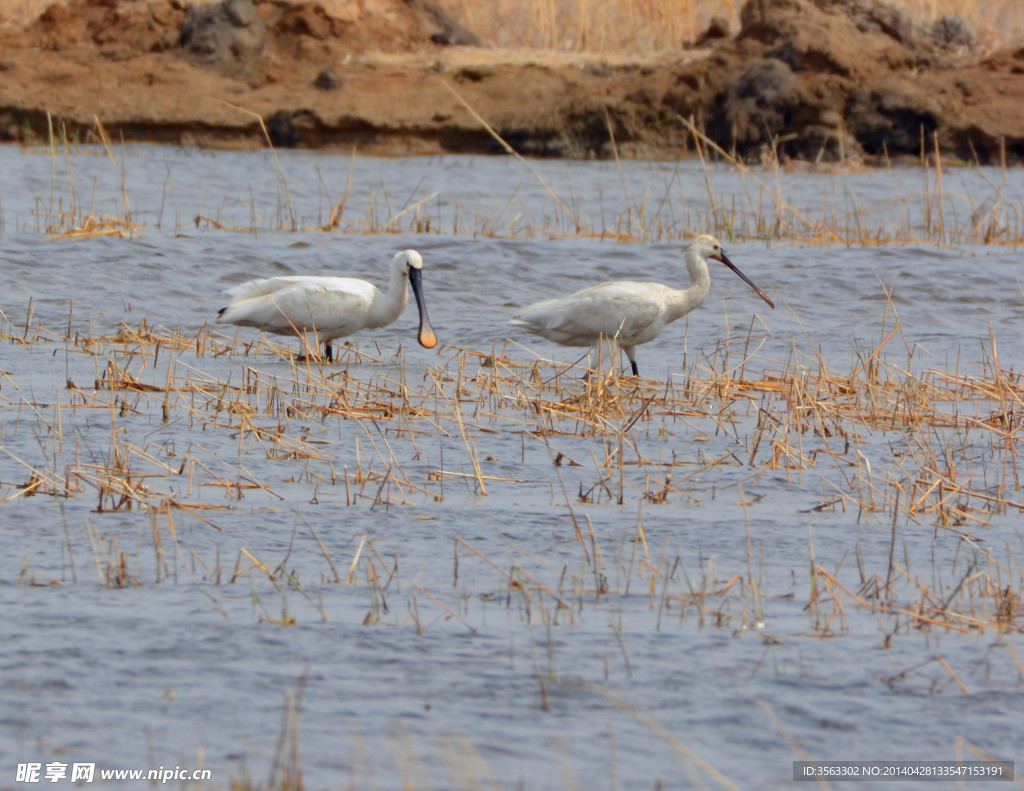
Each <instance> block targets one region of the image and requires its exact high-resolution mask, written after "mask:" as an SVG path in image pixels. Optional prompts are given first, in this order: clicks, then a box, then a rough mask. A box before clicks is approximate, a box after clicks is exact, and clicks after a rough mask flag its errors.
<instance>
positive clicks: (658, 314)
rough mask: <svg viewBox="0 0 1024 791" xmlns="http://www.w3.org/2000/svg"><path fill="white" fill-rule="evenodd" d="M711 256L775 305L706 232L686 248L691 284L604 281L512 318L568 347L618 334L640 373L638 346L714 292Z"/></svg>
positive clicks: (771, 304) (542, 302) (516, 323)
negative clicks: (637, 359)
mask: <svg viewBox="0 0 1024 791" xmlns="http://www.w3.org/2000/svg"><path fill="white" fill-rule="evenodd" d="M709 258H714V259H715V260H716V261H721V262H722V263H723V264H725V265H726V266H727V267H729V268H730V269H731V270H732V271H733V272H735V273H736V274H737V275H739V276H740V277H741V278H743V280H744V281H746V283H747V285H749V286H750V287H751V288H752V289H754V291H756V292H757V294H758V296H759V297H761V299H763V300H764V301H765V302H767V303H768V305H769V306H770V307H772V308H774V307H775V303H774V302H772V301H771V300H770V299H769V298H768V295H767V294H765V293H764V292H763V291H762V290H761V289H759V288H758V287H757V286H755V285H754V283H753V282H752V281H751V280H750V278H748V277H747V276H746V275H745V274H743V273H742V272H741V271H740V270H739V269H737V268H736V265H735V264H733V262H732V261H730V260H729V258H728V256H726V254H725V253H724V252H723V251H722V245H721V244H720V243H719V241H718V240H717V239H716V238H715V237H714V236H709V235H707V234H703V235H701V236H698V237H697V238H696V239H694V240H693V242H692V243H691V244H690V246H689V247H687V248H686V268H687V269H688V270H689V272H690V280H691V281H692V282H691V285H690V287H689V288H684V289H677V288H670V287H669V286H663V285H662V284H661V283H638V282H636V281H632V280H620V281H616V282H612V283H601V284H600V285H596V286H591V287H590V288H585V289H583V290H582V291H577V292H576V293H575V294H570V295H569V296H567V297H559V298H558V299H545V300H543V301H541V302H535V303H533V304H532V305H530V306H528V307H525V308H523V309H522V311H520V312H519V313H518V314H517V315H516V316H515V317H514V318H513V319H512V320H511V321H510V323H511V324H515V325H517V326H519V327H525V328H526V329H527V330H528V331H530V332H532V333H534V334H536V335H540V336H541V337H543V338H547V339H548V340H549V341H554V342H555V343H560V344H561V345H563V346H590V345H592V344H596V343H597V342H598V341H599V340H600V339H601V338H615V339H616V340H617V341H618V342H619V345H620V346H621V347H622V350H623V351H624V352H625V353H626V357H628V358H629V362H630V365H631V366H632V367H633V376H639V375H640V373H639V371H638V370H637V367H636V347H637V346H639V345H640V344H641V343H647V342H648V341H653V340H654V339H655V338H657V337H658V336H659V335H661V331H662V330H664V329H665V327H666V326H668V325H669V324H671V323H672V322H673V321H675V320H676V319H679V318H682V317H683V316H685V315H686V314H687V313H689V312H690V311H691V310H693V309H694V308H695V307H697V306H698V305H699V304H700V303H701V302H703V301H704V297H706V296H707V295H708V291H709V290H710V289H711V277H710V275H709V274H708V262H707V259H709Z"/></svg>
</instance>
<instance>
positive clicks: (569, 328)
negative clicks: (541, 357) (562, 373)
mask: <svg viewBox="0 0 1024 791" xmlns="http://www.w3.org/2000/svg"><path fill="white" fill-rule="evenodd" d="M663 290H664V286H661V285H659V284H657V283H637V282H633V281H620V282H613V283H602V284H600V285H597V286H591V287H590V288H585V289H583V290H582V291H577V292H576V293H575V294H570V295H569V296H567V297H561V298H559V299H548V300H544V301H542V302H536V303H534V304H533V305H530V306H529V307H526V308H524V309H523V310H522V312H521V313H520V314H519V315H518V316H517V317H516V318H515V319H513V321H514V322H515V323H517V324H520V325H522V326H525V327H527V328H528V329H531V330H533V331H534V332H537V333H539V334H541V335H544V336H545V337H548V338H550V339H551V340H554V341H556V342H558V343H565V344H573V343H576V344H578V345H585V344H588V343H590V342H591V341H592V340H594V339H595V338H596V337H597V336H598V335H604V336H605V337H614V336H616V335H618V336H619V337H620V338H623V339H628V338H634V337H636V336H638V335H640V334H641V333H642V332H643V331H644V330H645V329H647V328H648V327H649V326H650V325H651V324H652V323H653V322H655V321H656V320H657V319H658V317H659V316H660V315H661V312H662V309H663V307H664V304H665V301H664V298H663V296H662V293H661V292H662V291H663Z"/></svg>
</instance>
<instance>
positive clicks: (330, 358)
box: [324, 343, 334, 363]
mask: <svg viewBox="0 0 1024 791" xmlns="http://www.w3.org/2000/svg"><path fill="white" fill-rule="evenodd" d="M324 349H325V350H326V352H327V362H329V363H332V362H334V348H333V347H332V346H331V344H330V343H325V344H324Z"/></svg>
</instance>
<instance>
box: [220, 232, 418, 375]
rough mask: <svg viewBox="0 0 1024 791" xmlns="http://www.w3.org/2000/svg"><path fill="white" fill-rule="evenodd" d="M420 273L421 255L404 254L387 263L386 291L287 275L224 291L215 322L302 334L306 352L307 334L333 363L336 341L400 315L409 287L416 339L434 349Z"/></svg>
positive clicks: (334, 279) (345, 279) (339, 279)
mask: <svg viewBox="0 0 1024 791" xmlns="http://www.w3.org/2000/svg"><path fill="white" fill-rule="evenodd" d="M422 272H423V257H422V256H421V255H420V254H419V253H418V252H416V251H415V250H405V251H403V252H401V253H399V254H398V255H396V256H395V257H394V258H393V259H392V260H391V278H390V281H389V284H388V290H387V291H381V290H380V289H378V288H377V287H376V286H375V285H373V284H372V283H368V282H367V281H365V280H357V279H356V278H353V277H317V276H313V275H288V276H284V277H271V278H268V279H266V280H252V281H250V282H248V283H242V284H241V285H238V286H235V287H234V288H232V289H230V290H229V291H228V292H227V293H228V295H229V296H230V297H231V301H230V302H229V303H228V304H227V305H226V306H225V307H223V308H221V309H220V310H219V311H217V321H218V322H222V323H227V324H238V325H239V326H242V327H256V328H257V329H260V330H263V331H264V332H273V333H276V334H278V335H300V336H302V342H303V346H302V349H303V351H304V350H305V349H306V348H308V347H307V346H306V336H307V335H312V344H311V345H312V348H313V349H319V348H320V344H321V343H323V344H324V346H325V351H326V352H327V361H328V362H331V361H332V359H333V357H334V350H333V349H332V348H331V341H333V340H334V339H335V338H341V337H343V336H345V335H351V334H352V333H354V332H358V331H359V330H363V329H375V328H377V327H384V326H386V325H388V324H390V323H391V322H393V321H394V320H395V319H397V318H398V317H399V316H400V315H402V311H403V310H405V306H406V305H407V304H409V292H408V289H407V288H406V283H411V284H412V293H413V294H414V295H415V297H416V307H417V308H419V311H420V329H419V334H418V335H417V340H418V341H419V342H420V346H423V347H425V348H427V349H432V348H434V346H436V345H437V336H436V335H434V329H433V328H432V327H431V326H430V319H429V318H428V317H427V306H426V303H424V301H423V283H422V280H421V277H422Z"/></svg>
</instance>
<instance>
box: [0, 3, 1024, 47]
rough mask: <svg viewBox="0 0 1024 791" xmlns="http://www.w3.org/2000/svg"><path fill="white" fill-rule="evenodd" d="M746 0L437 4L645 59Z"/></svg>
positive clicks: (981, 19)
mask: <svg viewBox="0 0 1024 791" xmlns="http://www.w3.org/2000/svg"><path fill="white" fill-rule="evenodd" d="M744 1H745V0H710V1H707V0H661V1H660V2H659V1H658V0H612V1H611V2H608V1H607V0H606V1H605V2H600V3H597V2H593V0H529V2H525V3H524V2H519V1H518V0H495V2H482V1H481V0H445V2H444V3H443V5H444V6H445V7H446V8H447V9H448V10H449V11H450V13H451V14H452V15H453V16H454V17H455V18H456V19H458V20H460V21H461V22H463V23H464V24H465V25H466V26H467V27H469V28H471V29H472V30H474V31H476V32H477V33H479V34H480V35H481V36H482V37H483V38H484V39H485V40H487V41H489V42H491V43H493V44H495V45H497V46H500V47H505V48H509V49H546V50H565V51H574V52H595V53H603V54H616V53H637V54H650V53H657V52H663V51H666V50H673V49H679V48H680V47H682V46H683V45H684V44H687V43H691V42H693V41H694V40H696V38H697V37H698V36H699V35H700V34H701V33H702V32H703V31H704V30H706V29H707V27H708V25H709V23H710V22H711V20H712V19H713V18H714V17H721V18H723V19H725V20H727V21H728V22H729V24H730V27H731V29H732V30H733V31H736V30H738V29H739V11H740V8H742V6H743V2H744ZM53 2H54V0H0V22H2V21H3V20H6V21H7V24H16V25H23V24H26V23H28V22H30V21H31V20H33V19H35V18H37V17H38V16H39V15H40V14H41V13H42V12H43V11H45V10H46V8H48V7H49V6H50V5H52V4H53ZM888 2H889V4H890V5H893V6H896V7H897V8H900V9H903V10H904V11H906V12H907V13H908V14H909V15H910V16H911V18H913V19H915V20H917V21H919V22H921V23H925V24H930V23H932V22H935V21H936V20H937V19H940V18H941V17H943V16H946V15H949V14H959V15H961V16H962V17H963V18H964V19H966V20H967V21H968V22H969V23H970V24H971V25H973V26H974V27H975V29H976V30H977V31H978V33H979V34H981V37H982V40H983V41H986V42H988V43H995V44H1011V43H1014V42H1019V41H1021V40H1024V8H1022V7H1021V5H1020V3H1019V2H1018V0H888Z"/></svg>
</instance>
